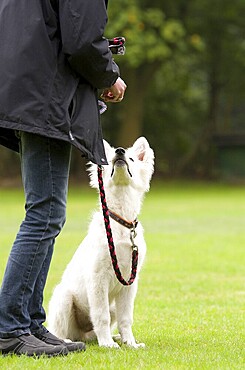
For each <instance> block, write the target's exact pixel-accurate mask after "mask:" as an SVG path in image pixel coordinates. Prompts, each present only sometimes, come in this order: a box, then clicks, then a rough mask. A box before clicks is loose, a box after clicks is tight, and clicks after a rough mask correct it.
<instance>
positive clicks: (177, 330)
mask: <svg viewBox="0 0 245 370" xmlns="http://www.w3.org/2000/svg"><path fill="white" fill-rule="evenodd" d="M244 196H245V189H244V187H239V186H236V187H229V186H225V185H213V184H198V183H196V184H190V183H183V182H182V183H173V182H170V183H154V182H153V184H152V189H151V191H150V193H149V194H148V195H147V197H146V199H145V202H144V205H143V210H142V213H141V215H140V217H139V218H140V220H141V221H142V223H143V225H144V228H145V237H146V241H147V246H148V251H147V258H146V262H145V265H144V267H143V269H142V272H141V275H140V281H139V291H138V295H137V298H136V305H135V314H134V332H135V335H136V337H137V338H138V340H140V341H144V342H145V343H146V349H145V350H132V349H128V348H125V347H122V349H121V350H108V349H102V348H99V347H98V346H97V344H96V343H93V344H90V345H88V347H87V351H86V352H85V353H82V354H71V355H69V356H67V357H64V358H51V359H46V358H41V359H32V358H25V357H24V356H23V357H21V358H18V357H15V356H13V357H0V368H1V369H2V370H18V369H21V370H31V369H33V370H34V369H35V370H39V369H40V370H51V369H59V370H62V369H66V370H80V369H86V370H87V369H88V370H90V369H91V370H92V369H112V370H114V369H118V370H128V369H133V370H135V369H142V370H143V369H144V370H145V369H147V370H148V369H149V370H150V369H164V370H186V369H203V370H211V369H236V370H242V369H244V358H245V356H244V355H245V353H244V348H245V347H244V344H245V343H244V342H245V337H244V323H243V320H242V317H243V311H244V272H245V271H244V266H245V256H244V243H245V224H244V212H245V208H244V203H243V202H241V199H244ZM0 197H1V199H2V203H1V207H2V212H1V214H0V221H1V225H2V227H1V235H0V254H1V259H0V265H1V269H0V271H1V273H2V272H3V269H4V265H5V262H6V258H7V255H8V253H9V248H10V244H11V243H12V240H13V238H14V235H15V232H16V231H17V229H18V224H19V222H20V220H21V218H22V216H23V211H22V209H21V207H22V204H23V194H22V192H20V191H15V190H0ZM96 203H97V195H96V194H95V191H94V190H88V189H71V191H70V193H69V197H68V217H67V223H66V226H65V228H64V230H63V232H62V233H61V235H60V236H59V238H58V240H57V242H56V250H55V254H54V257H53V261H52V266H51V270H50V274H49V278H48V283H47V287H46V291H45V307H47V305H48V301H49V298H50V296H51V294H52V290H53V288H54V286H55V285H56V284H57V283H58V282H59V280H60V277H61V274H62V272H63V270H64V268H65V266H66V264H67V263H68V262H69V260H70V258H71V256H72V255H73V253H74V251H75V249H76V247H77V245H78V244H79V243H80V241H81V239H82V238H83V237H84V236H85V233H86V228H87V221H88V218H89V217H88V215H89V213H90V212H91V211H92V210H93V209H94V208H95V207H96Z"/></svg>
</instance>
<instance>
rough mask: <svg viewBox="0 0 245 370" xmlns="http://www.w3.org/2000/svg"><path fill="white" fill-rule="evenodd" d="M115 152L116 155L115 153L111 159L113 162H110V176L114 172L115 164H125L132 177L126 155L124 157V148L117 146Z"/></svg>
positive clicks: (119, 165)
mask: <svg viewBox="0 0 245 370" xmlns="http://www.w3.org/2000/svg"><path fill="white" fill-rule="evenodd" d="M115 153H116V155H115V157H114V159H113V163H112V164H113V168H112V172H111V177H112V176H113V174H114V170H115V166H116V167H123V166H127V170H128V173H129V175H130V176H131V177H132V174H131V172H130V170H129V165H128V162H127V160H126V157H125V153H126V150H125V149H124V148H122V147H119V148H117V149H116V150H115Z"/></svg>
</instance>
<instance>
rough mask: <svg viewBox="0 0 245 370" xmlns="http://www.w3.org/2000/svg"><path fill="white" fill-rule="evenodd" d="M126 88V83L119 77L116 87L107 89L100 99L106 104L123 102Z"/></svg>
mask: <svg viewBox="0 0 245 370" xmlns="http://www.w3.org/2000/svg"><path fill="white" fill-rule="evenodd" d="M126 88H127V85H126V84H125V82H124V81H123V80H122V79H121V78H120V77H118V79H117V80H116V82H115V83H114V85H112V86H111V87H109V88H107V89H105V90H104V91H103V92H102V94H101V96H100V97H101V98H102V99H103V100H104V101H105V102H106V103H107V102H111V103H119V102H120V101H122V100H123V97H124V93H125V90H126Z"/></svg>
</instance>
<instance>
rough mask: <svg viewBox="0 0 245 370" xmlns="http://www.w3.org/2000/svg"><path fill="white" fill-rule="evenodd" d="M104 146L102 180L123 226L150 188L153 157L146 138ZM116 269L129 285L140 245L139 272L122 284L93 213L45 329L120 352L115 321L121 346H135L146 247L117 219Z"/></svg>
mask: <svg viewBox="0 0 245 370" xmlns="http://www.w3.org/2000/svg"><path fill="white" fill-rule="evenodd" d="M104 144H105V149H106V155H107V159H108V162H109V165H108V166H104V169H103V182H104V189H105V194H106V200H107V205H108V208H109V210H110V211H111V212H112V213H115V214H116V215H119V218H121V219H122V220H124V221H122V222H123V223H124V222H125V221H127V222H126V224H127V223H128V224H131V223H132V224H133V223H134V221H135V220H136V218H137V216H138V214H139V212H140V208H141V203H142V200H143V196H144V193H145V192H146V191H148V190H149V186H150V180H151V177H152V174H153V166H154V153H153V150H152V149H151V148H150V146H149V144H148V142H147V140H146V139H145V138H144V137H140V138H139V139H138V140H136V142H135V143H134V145H133V146H132V147H131V148H128V149H127V150H125V149H123V148H117V149H114V148H112V147H111V146H110V145H109V144H108V143H107V142H105V143H104ZM89 171H90V180H91V181H90V183H91V186H92V187H94V188H97V189H98V178H97V166H95V165H91V167H90V169H89ZM110 224H111V230H112V235H113V240H114V245H115V250H116V256H117V260H118V265H119V269H120V271H121V274H122V276H123V278H124V279H125V280H126V281H128V279H129V277H130V274H131V262H132V244H135V245H136V246H137V247H138V268H137V274H136V278H135V280H134V282H133V283H132V285H130V286H125V285H122V284H121V283H120V282H119V281H118V279H117V277H116V274H115V272H114V269H113V266H112V261H111V257H110V253H109V248H108V241H107V236H106V231H105V225H104V217H103V214H102V211H98V212H97V213H95V214H94V215H93V218H92V221H91V224H90V227H89V231H88V234H87V236H86V238H85V239H84V240H83V242H82V244H81V245H80V246H79V248H78V249H77V251H76V253H75V254H74V256H73V258H72V260H71V262H70V263H69V264H68V266H67V268H66V270H65V272H64V274H63V277H62V281H61V283H60V284H59V285H58V286H57V287H56V288H55V290H54V293H53V296H52V298H51V301H50V304H49V315H48V324H49V330H50V331H51V332H52V333H53V334H55V335H56V336H58V337H60V338H63V339H71V340H85V341H87V340H92V339H96V338H97V340H98V343H99V345H100V346H105V347H114V348H118V347H119V345H118V344H117V343H116V342H115V341H114V340H113V337H112V334H111V331H112V328H113V324H114V323H116V322H117V327H118V331H119V334H120V337H121V341H122V343H125V344H126V345H128V346H131V347H134V348H138V347H144V344H143V343H140V344H137V343H136V341H135V338H134V336H133V333H132V323H133V309H134V300H135V296H136V292H137V286H138V274H139V271H140V268H141V266H142V263H143V260H144V257H145V253H146V244H145V241H144V236H143V228H142V226H141V224H140V222H138V224H137V226H136V229H135V231H136V233H137V235H136V237H135V238H133V239H132V238H131V240H130V235H131V230H130V229H129V228H128V227H126V226H125V225H124V224H123V225H122V224H120V223H119V222H118V220H117V221H116V220H114V219H112V218H111V217H110Z"/></svg>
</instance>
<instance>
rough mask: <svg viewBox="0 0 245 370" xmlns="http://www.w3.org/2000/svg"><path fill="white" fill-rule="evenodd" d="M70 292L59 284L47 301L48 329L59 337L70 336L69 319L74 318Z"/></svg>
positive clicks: (66, 337)
mask: <svg viewBox="0 0 245 370" xmlns="http://www.w3.org/2000/svg"><path fill="white" fill-rule="evenodd" d="M72 302H73V299H72V293H71V292H70V291H68V290H65V288H64V287H63V286H62V285H61V284H59V285H57V286H56V288H55V289H54V292H53V296H52V298H51V300H50V302H49V310H48V319H47V321H48V330H49V331H50V332H51V333H52V334H54V335H56V336H57V337H58V338H61V339H72V338H70V336H71V333H70V330H71V327H72V325H71V324H72V323H71V321H72V320H73V319H74V317H73V316H74V315H73V314H72V310H73V304H72Z"/></svg>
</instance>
